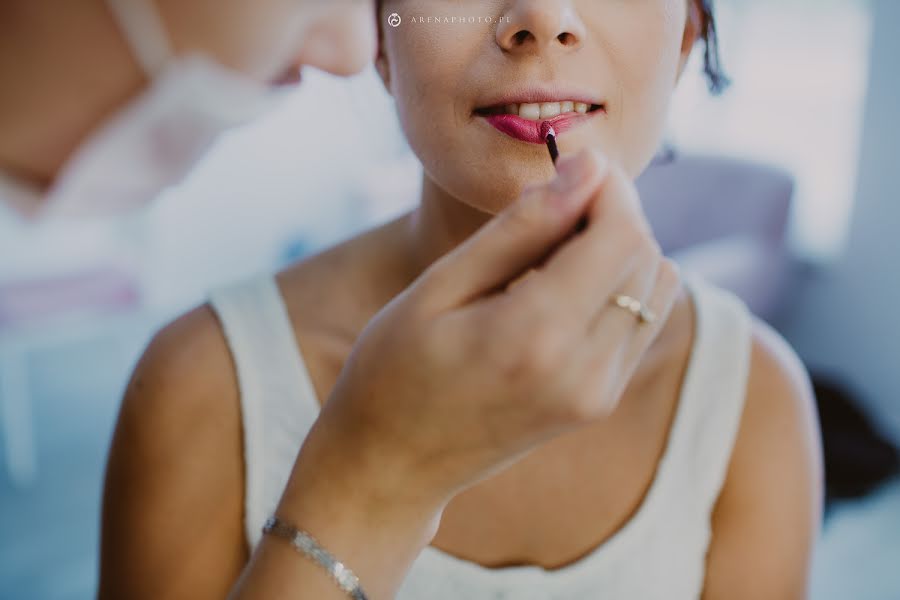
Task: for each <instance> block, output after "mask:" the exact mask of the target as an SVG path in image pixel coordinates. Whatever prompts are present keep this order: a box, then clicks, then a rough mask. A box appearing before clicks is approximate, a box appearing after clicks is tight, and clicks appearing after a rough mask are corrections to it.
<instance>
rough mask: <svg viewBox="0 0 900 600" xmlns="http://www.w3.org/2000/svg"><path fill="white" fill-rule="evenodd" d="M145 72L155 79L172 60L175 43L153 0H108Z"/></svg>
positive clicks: (108, 4) (107, 2)
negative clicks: (167, 31)
mask: <svg viewBox="0 0 900 600" xmlns="http://www.w3.org/2000/svg"><path fill="white" fill-rule="evenodd" d="M106 4H107V6H109V9H110V10H111V11H112V13H113V16H114V17H115V19H116V22H117V23H118V24H119V28H120V29H121V30H122V34H123V35H124V36H125V39H126V40H127V41H128V44H129V45H130V46H131V51H132V52H133V53H134V57H135V58H136V59H137V61H138V63H139V64H140V65H141V68H142V69H143V70H144V73H146V75H147V76H148V77H150V78H151V79H153V78H155V77H156V76H157V75H158V74H159V73H160V71H162V70H163V69H164V68H165V67H166V66H167V65H168V64H169V62H170V61H171V60H172V57H173V56H174V54H175V53H174V51H173V49H172V42H171V40H170V39H169V35H168V33H166V26H165V23H163V19H162V15H160V13H159V10H158V9H157V7H156V5H155V4H154V2H153V0H106Z"/></svg>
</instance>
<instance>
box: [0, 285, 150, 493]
mask: <svg viewBox="0 0 900 600" xmlns="http://www.w3.org/2000/svg"><path fill="white" fill-rule="evenodd" d="M139 297H140V294H139V286H138V282H137V280H136V278H135V276H134V275H133V274H132V273H129V272H127V271H125V270H122V269H120V268H117V267H97V268H93V269H88V270H84V271H81V272H76V273H73V274H69V275H65V276H57V277H54V278H45V279H36V280H23V281H7V282H0V426H2V430H0V435H2V443H3V450H4V456H5V458H6V467H7V470H8V473H9V476H10V479H11V480H12V482H13V483H14V484H16V485H18V486H25V485H28V484H30V483H31V482H32V481H33V480H34V478H35V476H36V473H37V456H36V451H35V439H34V427H33V419H32V412H31V397H30V394H29V385H28V358H29V355H30V354H32V353H34V352H35V351H37V350H39V349H41V348H44V347H54V346H57V345H60V344H66V343H71V342H77V341H81V340H84V339H93V338H95V337H96V336H97V335H99V334H101V333H102V332H103V331H115V330H116V329H117V328H119V327H121V326H122V322H120V321H119V320H117V317H125V316H127V317H129V318H133V315H134V313H135V311H136V310H137V309H138V307H139Z"/></svg>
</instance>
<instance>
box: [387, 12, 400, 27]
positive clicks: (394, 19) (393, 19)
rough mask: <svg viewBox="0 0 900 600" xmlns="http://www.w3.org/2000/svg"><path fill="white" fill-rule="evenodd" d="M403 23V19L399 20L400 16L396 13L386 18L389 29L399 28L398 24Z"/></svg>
mask: <svg viewBox="0 0 900 600" xmlns="http://www.w3.org/2000/svg"><path fill="white" fill-rule="evenodd" d="M402 22H403V19H401V18H400V15H398V14H397V13H393V14H392V15H391V16H389V17H388V25H390V26H391V27H400V23H402Z"/></svg>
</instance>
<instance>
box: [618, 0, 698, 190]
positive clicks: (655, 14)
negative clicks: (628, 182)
mask: <svg viewBox="0 0 900 600" xmlns="http://www.w3.org/2000/svg"><path fill="white" fill-rule="evenodd" d="M641 1H642V2H643V7H642V9H641V10H634V11H632V12H631V13H630V14H629V15H628V16H627V18H628V20H629V22H628V23H624V24H623V26H620V27H616V28H614V29H610V30H609V31H608V33H607V34H606V36H607V37H606V39H607V40H609V44H610V48H609V56H610V61H611V64H610V66H611V69H612V70H613V72H614V73H615V78H616V81H617V82H618V88H619V89H618V93H617V94H616V96H617V97H615V98H614V102H615V103H616V105H617V110H616V115H615V118H614V121H613V122H614V123H616V125H617V129H616V134H617V136H618V138H619V146H620V151H621V156H620V158H621V160H622V163H623V165H624V166H625V168H626V170H627V171H628V172H629V173H630V174H631V175H632V176H637V175H638V174H640V172H641V171H642V170H643V169H644V168H645V167H646V165H647V163H648V162H649V161H650V159H651V158H652V157H653V154H654V153H655V152H656V150H657V148H658V145H659V142H660V138H661V137H662V133H663V130H664V128H665V123H666V118H667V114H668V108H669V103H670V100H671V96H672V92H673V90H674V88H675V83H676V81H677V74H678V66H679V62H680V58H681V44H682V37H683V34H684V22H685V21H684V20H685V19H686V16H687V15H686V4H685V3H684V1H683V0H655V1H643V0H641ZM636 32H640V35H637V34H636Z"/></svg>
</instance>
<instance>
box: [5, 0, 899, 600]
mask: <svg viewBox="0 0 900 600" xmlns="http://www.w3.org/2000/svg"><path fill="white" fill-rule="evenodd" d="M718 7H719V8H718V12H719V19H720V24H719V26H720V38H721V43H722V49H723V55H724V63H725V68H726V70H727V71H728V72H729V74H730V75H731V76H732V78H733V85H732V87H731V88H730V89H729V90H728V91H727V92H726V94H725V95H723V96H722V97H719V98H712V97H710V96H709V94H708V93H707V91H706V87H705V83H704V81H703V79H702V77H701V75H700V61H699V58H700V57H699V56H695V57H694V58H695V61H694V64H693V65H692V66H691V67H690V68H689V71H688V75H687V76H686V77H685V80H684V81H683V82H682V85H681V87H680V89H679V91H678V93H677V95H676V100H675V103H674V106H673V113H672V122H671V128H670V133H669V135H668V138H667V143H666V145H665V147H663V148H662V149H661V150H660V153H659V155H658V156H657V158H656V159H655V160H654V163H653V164H652V165H651V167H650V168H649V169H648V171H647V172H646V173H645V174H644V175H643V176H642V177H641V179H640V181H639V187H640V190H641V193H642V199H643V201H644V204H645V208H646V211H647V214H648V217H649V218H650V221H651V224H652V225H653V226H654V228H655V229H656V232H657V235H658V237H659V238H660V241H661V243H662V245H663V247H664V249H665V250H666V252H667V253H669V254H670V255H672V256H674V257H675V258H677V259H678V260H679V261H680V262H681V263H682V265H683V266H684V267H685V268H687V269H692V270H695V271H698V272H701V273H702V274H704V275H705V276H707V277H709V278H710V279H713V280H714V281H716V282H718V283H719V284H720V285H723V286H725V287H728V288H729V289H732V290H733V291H735V292H736V293H738V294H739V295H740V296H741V297H742V298H744V300H745V301H746V302H747V303H748V305H750V306H751V308H752V309H753V310H754V311H755V312H756V313H757V314H758V315H759V316H760V317H762V318H764V319H765V320H767V321H769V322H770V323H771V324H773V325H774V326H775V327H776V328H777V329H778V330H779V331H780V332H781V333H782V334H783V335H784V336H786V337H787V339H788V340H789V341H790V342H791V343H792V344H793V346H794V347H795V348H796V349H797V351H798V353H799V354H800V355H801V357H802V358H803V360H804V362H805V363H806V365H807V367H808V368H809V369H810V371H811V372H812V373H813V376H814V379H815V384H816V392H817V396H818V402H819V405H820V411H821V414H822V419H821V420H822V426H823V431H824V435H825V442H826V448H825V450H826V462H827V476H828V492H829V503H828V513H827V516H826V521H825V524H824V530H823V535H822V538H821V541H820V543H819V548H818V554H817V558H816V566H815V579H814V591H813V598H814V599H815V600H832V599H834V600H837V599H840V600H848V599H851V598H852V599H854V600H869V599H871V600H896V599H898V598H900V568H898V567H900V479H898V478H897V476H896V474H894V475H892V473H896V464H897V459H896V453H895V452H894V450H893V447H894V446H896V445H897V443H898V442H900V314H898V312H897V307H900V276H898V271H897V262H898V261H900V181H898V177H897V174H898V170H900V169H898V168H900V160H898V158H897V157H898V156H900V117H898V116H897V114H896V110H897V107H898V106H900V68H898V62H900V37H898V36H897V35H896V32H897V31H898V28H900V2H898V1H897V0H871V1H866V0H719V1H718ZM304 77H305V83H304V85H303V86H302V88H301V89H300V90H298V91H297V92H295V93H293V94H292V96H291V98H290V99H289V101H288V102H287V103H286V104H285V106H284V107H283V108H282V109H280V110H279V111H278V112H277V113H275V114H272V115H271V116H270V117H268V118H266V120H264V121H263V122H259V123H257V124H254V125H253V126H251V127H248V128H245V129H243V130H240V131H237V132H234V133H233V134H230V135H229V136H228V137H227V138H225V139H223V140H222V141H221V143H220V144H218V145H217V147H216V148H215V149H214V150H213V151H212V152H211V153H210V154H209V155H208V157H207V158H206V159H205V161H204V163H203V164H202V165H201V167H200V168H199V169H198V170H197V171H196V172H195V173H194V174H193V175H192V176H191V178H190V179H189V180H188V181H186V182H185V183H184V184H183V185H181V186H179V187H178V188H177V189H172V190H171V191H169V192H167V193H166V195H165V197H164V198H163V199H162V201H161V202H159V203H158V204H156V205H155V206H153V207H152V208H151V209H149V210H147V211H145V212H141V213H139V214H134V215H129V216H128V217H124V218H116V219H107V220H102V221H91V222H80V223H78V224H77V225H76V226H73V225H72V224H71V223H70V224H66V226H65V227H64V228H63V229H60V228H59V227H58V226H53V225H42V226H39V227H36V226H28V225H26V224H24V223H22V222H21V221H19V220H18V219H17V218H15V217H14V216H13V215H12V214H8V213H4V212H0V598H3V599H6V598H9V599H14V598H15V599H30V598H41V599H70V598H71V599H75V598H89V597H92V596H93V595H94V590H95V586H96V578H97V572H96V565H97V550H98V532H99V508H100V495H101V487H102V478H103V469H104V456H105V453H106V450H107V447H108V444H109V440H110V434H111V431H112V427H113V424H114V420H115V416H116V412H117V407H118V403H119V401H120V397H121V393H122V391H123V388H124V385H125V383H126V380H127V377H128V375H129V372H130V370H131V368H132V367H133V366H134V363H135V361H136V359H137V358H138V356H139V355H140V353H141V351H142V349H143V347H144V346H145V344H146V343H147V342H148V340H149V338H150V336H151V335H152V333H153V332H154V331H155V330H156V329H158V328H159V327H160V326H161V325H162V324H164V323H165V322H166V321H167V320H169V319H171V318H172V317H173V316H175V315H176V314H178V313H180V312H183V311H184V310H186V309H188V308H190V307H191V306H193V305H195V304H197V303H198V302H202V301H203V299H204V297H205V295H206V294H207V292H208V290H209V289H210V288H213V287H216V286H219V285H223V284H226V283H228V282H230V281H234V280H236V279H241V278H244V277H247V276H250V275H253V274H255V273H258V272H261V271H271V270H273V269H278V268H280V267H282V266H284V265H286V264H288V263H289V262H291V261H293V260H296V259H298V258H301V257H303V256H305V255H307V254H308V253H310V252H314V251H316V250H318V249H321V248H322V247H323V246H326V245H329V244H331V243H334V242H335V241H337V240H340V239H342V238H344V237H347V236H349V235H351V234H353V233H354V232H356V231H359V230H360V229H362V228H366V227H369V226H371V225H373V224H376V223H379V222H382V221H384V220H386V219H389V218H391V217H393V216H395V215H397V214H399V213H401V212H402V211H405V210H408V209H409V208H410V207H411V206H412V205H413V204H414V203H415V200H416V194H417V192H418V188H419V172H420V171H419V169H420V167H419V166H418V164H417V162H416V160H415V158H414V157H413V156H412V155H411V153H410V152H409V149H408V148H407V146H406V144H405V142H404V140H403V138H402V135H401V133H400V131H399V128H398V125H397V122H396V118H395V116H394V113H393V107H392V103H391V100H390V98H389V97H388V96H387V95H386V94H385V92H384V90H383V89H382V87H381V84H380V82H379V81H378V80H377V77H376V76H375V74H374V73H373V72H371V71H370V72H366V73H364V74H362V75H360V76H358V77H356V78H354V79H352V80H350V81H339V80H336V79H334V78H331V77H327V76H325V75H322V74H319V73H315V72H305V73H304ZM326 123H327V124H328V131H327V132H326V131H325V124H326ZM335 126H336V127H337V129H336V130H335V129H334V127H335ZM0 210H2V209H0Z"/></svg>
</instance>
